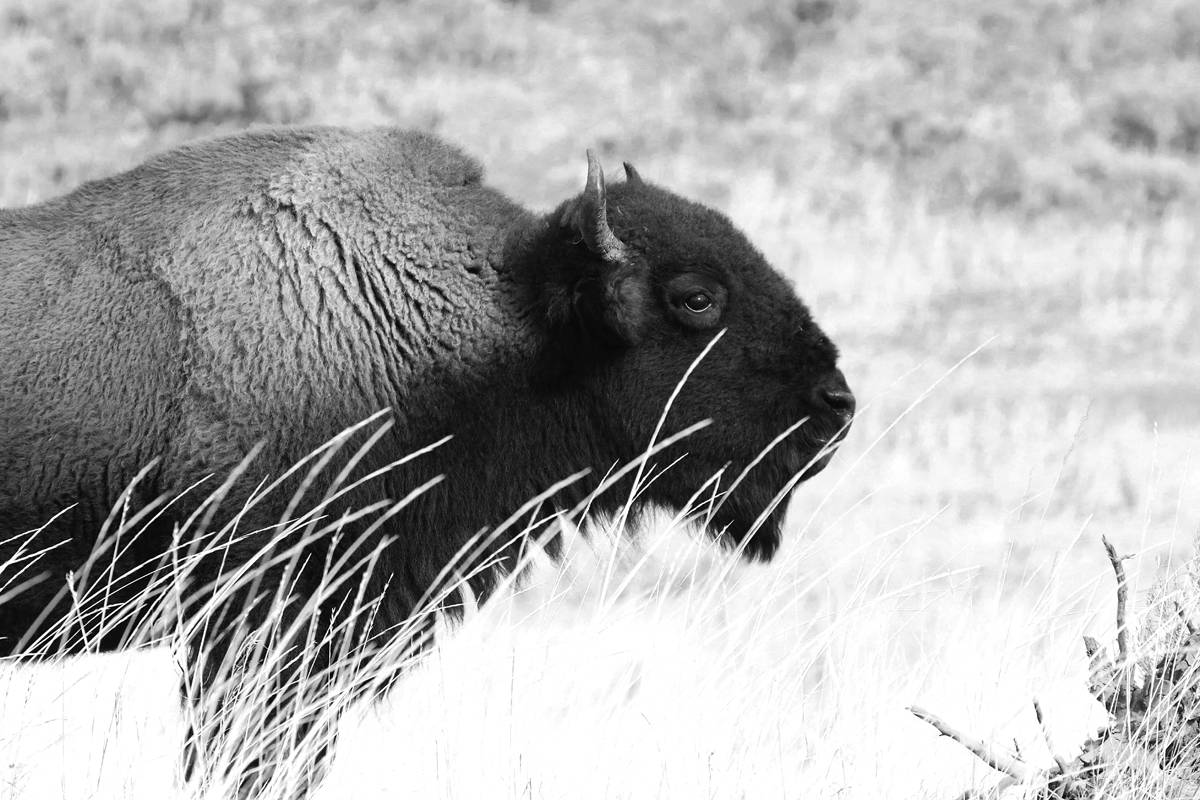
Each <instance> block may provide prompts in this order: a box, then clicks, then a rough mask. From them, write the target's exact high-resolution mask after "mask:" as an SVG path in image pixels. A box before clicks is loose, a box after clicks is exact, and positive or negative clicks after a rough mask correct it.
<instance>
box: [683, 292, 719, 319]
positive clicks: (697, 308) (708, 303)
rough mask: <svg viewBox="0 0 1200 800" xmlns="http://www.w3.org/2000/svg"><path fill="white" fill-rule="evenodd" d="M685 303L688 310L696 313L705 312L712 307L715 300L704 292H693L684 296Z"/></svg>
mask: <svg viewBox="0 0 1200 800" xmlns="http://www.w3.org/2000/svg"><path fill="white" fill-rule="evenodd" d="M683 304H684V306H686V307H687V310H688V311H691V312H692V313H695V314H703V313H704V312H705V311H708V310H709V309H710V308H712V304H713V301H712V298H711V297H709V296H708V295H707V294H705V293H704V292H692V293H691V294H689V295H688V296H687V297H685V298H684V300H683Z"/></svg>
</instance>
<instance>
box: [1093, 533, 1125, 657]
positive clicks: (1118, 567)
mask: <svg viewBox="0 0 1200 800" xmlns="http://www.w3.org/2000/svg"><path fill="white" fill-rule="evenodd" d="M1100 541H1101V542H1103V543H1104V552H1106V553H1108V560H1109V563H1111V564H1112V568H1113V572H1114V573H1115V574H1116V576H1117V659H1118V661H1117V663H1119V664H1122V665H1124V664H1125V663H1126V661H1127V659H1128V658H1129V629H1128V627H1127V625H1126V623H1125V609H1126V604H1127V603H1128V601H1129V587H1128V585H1127V584H1126V580H1125V566H1124V565H1123V564H1122V563H1121V562H1122V561H1124V560H1125V559H1126V558H1128V556H1118V555H1117V549H1116V548H1115V547H1113V546H1112V542H1110V541H1108V537H1107V536H1105V535H1104V534H1101V535H1100Z"/></svg>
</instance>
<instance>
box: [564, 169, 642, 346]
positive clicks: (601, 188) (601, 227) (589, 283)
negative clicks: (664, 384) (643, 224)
mask: <svg viewBox="0 0 1200 800" xmlns="http://www.w3.org/2000/svg"><path fill="white" fill-rule="evenodd" d="M587 161H588V174H587V183H586V184H585V186H584V189H583V194H582V195H581V196H580V197H579V198H578V199H577V200H576V201H575V202H573V203H569V204H568V205H567V206H566V207H565V208H564V210H563V213H562V217H561V218H560V220H559V222H560V224H561V225H562V227H563V228H565V229H568V230H569V231H570V232H571V236H572V239H573V240H574V241H575V242H582V243H583V244H584V245H586V246H587V249H588V251H589V252H591V254H592V255H593V256H596V257H598V259H599V261H600V262H601V263H600V269H599V270H598V272H592V271H591V270H588V271H587V273H585V274H583V275H578V274H577V275H575V276H574V286H573V287H572V289H571V294H572V296H573V302H572V303H571V305H572V311H573V314H574V316H575V317H576V318H577V321H578V322H580V323H582V324H583V326H584V328H585V329H587V330H596V329H599V330H600V331H601V332H602V334H603V335H605V336H606V337H607V338H608V339H615V340H617V341H618V342H620V343H623V344H626V345H633V344H637V343H638V341H640V340H641V334H642V330H643V329H644V328H645V324H646V317H647V309H648V308H649V305H650V287H649V281H648V279H647V276H646V274H645V268H644V265H643V264H642V263H641V262H640V261H639V259H637V258H636V257H635V256H634V254H633V252H632V251H631V250H630V248H629V247H627V246H626V245H625V243H624V242H622V241H621V240H620V239H618V238H617V235H616V234H615V233H613V230H612V228H611V227H610V226H609V224H608V201H607V192H606V190H605V185H604V170H603V169H601V167H600V162H599V161H598V160H597V159H596V154H595V153H593V152H592V151H591V150H588V151H587ZM593 263H594V261H593Z"/></svg>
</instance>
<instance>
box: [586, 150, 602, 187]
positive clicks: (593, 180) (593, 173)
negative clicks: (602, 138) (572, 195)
mask: <svg viewBox="0 0 1200 800" xmlns="http://www.w3.org/2000/svg"><path fill="white" fill-rule="evenodd" d="M587 162H588V174H587V189H588V191H589V192H591V191H596V192H602V191H604V168H603V167H601V166H600V159H598V158H596V151H594V150H592V149H591V148H588V151H587Z"/></svg>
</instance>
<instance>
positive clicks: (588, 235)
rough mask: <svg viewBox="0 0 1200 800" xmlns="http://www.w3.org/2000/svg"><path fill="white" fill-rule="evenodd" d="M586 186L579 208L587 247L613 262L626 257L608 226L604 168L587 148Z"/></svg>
mask: <svg viewBox="0 0 1200 800" xmlns="http://www.w3.org/2000/svg"><path fill="white" fill-rule="evenodd" d="M587 160H588V176H587V186H586V187H585V188H584V190H583V202H582V203H581V204H580V207H579V218H578V219H579V232H580V233H581V234H582V235H583V241H584V242H585V243H586V244H587V246H588V249H589V250H591V251H592V252H593V253H595V254H596V255H598V256H600V257H601V258H603V259H604V260H605V261H608V262H611V263H616V262H619V261H623V260H625V256H626V253H627V251H626V249H625V244H624V243H623V242H622V241H621V240H620V239H618V238H617V235H616V234H615V233H613V232H612V228H610V227H608V207H607V201H606V200H605V191H604V170H603V169H601V168H600V162H599V161H598V160H596V154H595V153H593V152H592V151H591V150H588V151H587Z"/></svg>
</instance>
